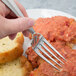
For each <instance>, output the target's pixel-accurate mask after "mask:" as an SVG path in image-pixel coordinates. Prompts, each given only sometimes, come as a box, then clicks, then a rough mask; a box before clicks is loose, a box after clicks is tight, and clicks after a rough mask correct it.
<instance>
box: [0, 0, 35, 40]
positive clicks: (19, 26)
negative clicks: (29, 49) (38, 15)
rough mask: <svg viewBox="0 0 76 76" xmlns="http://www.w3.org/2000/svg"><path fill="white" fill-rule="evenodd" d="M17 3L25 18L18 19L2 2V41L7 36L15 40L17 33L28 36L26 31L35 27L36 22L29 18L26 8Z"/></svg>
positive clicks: (0, 11) (0, 29)
mask: <svg viewBox="0 0 76 76" xmlns="http://www.w3.org/2000/svg"><path fill="white" fill-rule="evenodd" d="M15 2H16V4H17V6H18V7H19V9H20V10H21V12H22V13H23V14H24V16H25V17H20V18H17V17H16V15H15V14H14V13H13V12H12V11H11V10H10V9H8V8H7V7H6V6H5V5H4V4H3V3H2V2H1V0H0V39H1V38H3V37H6V36H9V37H10V38H11V39H13V38H14V37H15V36H16V33H17V32H23V34H24V35H28V32H27V31H26V30H27V29H29V28H30V27H32V26H33V25H34V20H33V19H31V18H28V16H27V13H26V10H25V9H24V7H23V6H22V5H21V4H20V3H18V2H17V1H16V0H15Z"/></svg>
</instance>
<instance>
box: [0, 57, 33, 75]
mask: <svg viewBox="0 0 76 76" xmlns="http://www.w3.org/2000/svg"><path fill="white" fill-rule="evenodd" d="M31 70H32V65H31V64H30V62H29V61H28V60H27V58H25V57H24V56H21V57H19V58H17V59H16V60H13V61H11V62H7V63H4V64H0V76H29V73H30V71H31Z"/></svg>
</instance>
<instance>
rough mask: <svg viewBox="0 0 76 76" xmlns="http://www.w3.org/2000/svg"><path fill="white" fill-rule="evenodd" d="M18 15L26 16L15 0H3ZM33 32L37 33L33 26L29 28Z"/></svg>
mask: <svg viewBox="0 0 76 76" xmlns="http://www.w3.org/2000/svg"><path fill="white" fill-rule="evenodd" d="M2 1H3V3H5V4H6V5H7V6H8V7H9V8H10V9H11V10H12V11H13V12H14V13H15V14H16V16H18V17H24V15H23V13H22V12H21V11H20V9H19V8H18V6H17V5H16V3H15V2H14V0H2ZM28 31H29V32H31V33H32V34H33V33H35V31H34V29H33V28H32V27H31V28H30V29H28Z"/></svg>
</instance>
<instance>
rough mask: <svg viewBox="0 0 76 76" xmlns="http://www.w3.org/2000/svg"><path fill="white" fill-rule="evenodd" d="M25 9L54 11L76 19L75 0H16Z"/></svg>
mask: <svg viewBox="0 0 76 76" xmlns="http://www.w3.org/2000/svg"><path fill="white" fill-rule="evenodd" d="M18 1H19V2H20V3H21V4H22V5H23V6H24V7H25V8H26V9H36V8H38V9H39V8H40V9H41V8H42V9H54V10H59V11H63V12H66V13H69V14H71V15H73V16H75V17H76V0H18Z"/></svg>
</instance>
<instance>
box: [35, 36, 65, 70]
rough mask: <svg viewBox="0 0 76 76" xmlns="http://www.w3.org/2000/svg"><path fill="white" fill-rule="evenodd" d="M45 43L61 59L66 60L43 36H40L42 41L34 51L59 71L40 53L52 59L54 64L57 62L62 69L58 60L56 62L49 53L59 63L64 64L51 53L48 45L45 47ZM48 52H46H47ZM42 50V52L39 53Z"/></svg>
mask: <svg viewBox="0 0 76 76" xmlns="http://www.w3.org/2000/svg"><path fill="white" fill-rule="evenodd" d="M44 43H45V44H46V45H47V46H49V47H50V48H51V49H52V50H53V51H54V52H55V53H57V54H58V55H59V56H60V57H61V58H63V59H64V60H65V58H64V57H63V56H62V55H61V54H60V53H59V52H58V51H57V50H56V49H55V48H54V47H53V46H52V45H51V44H50V43H49V42H48V41H47V40H46V39H45V38H44V37H43V36H42V35H41V36H40V40H39V42H38V44H37V45H36V47H35V48H34V51H35V52H36V53H37V54H38V55H39V56H40V57H41V58H42V59H44V60H45V61H46V62H47V63H49V64H50V65H52V66H53V67H54V68H56V69H57V70H60V69H58V68H57V67H56V66H55V65H54V64H53V63H51V62H50V61H49V60H48V59H47V58H46V57H44V56H43V55H42V54H41V53H40V51H41V52H42V53H43V54H45V55H46V56H47V57H48V58H49V59H51V60H52V61H53V62H55V63H56V64H57V65H58V66H60V67H62V66H61V65H60V64H59V63H58V62H57V61H56V60H54V59H53V58H52V57H51V56H50V55H49V54H48V53H50V54H51V55H52V56H53V57H55V58H56V59H57V60H58V61H59V62H61V63H62V64H64V63H63V62H62V61H61V60H60V59H59V58H58V57H57V56H56V55H55V54H54V53H53V52H51V51H50V50H49V49H48V47H47V46H46V45H44ZM44 49H45V50H46V51H47V52H48V53H47V52H46V51H45V50H44ZM39 50H40V51H39Z"/></svg>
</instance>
